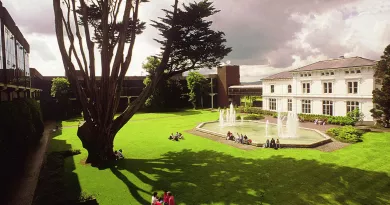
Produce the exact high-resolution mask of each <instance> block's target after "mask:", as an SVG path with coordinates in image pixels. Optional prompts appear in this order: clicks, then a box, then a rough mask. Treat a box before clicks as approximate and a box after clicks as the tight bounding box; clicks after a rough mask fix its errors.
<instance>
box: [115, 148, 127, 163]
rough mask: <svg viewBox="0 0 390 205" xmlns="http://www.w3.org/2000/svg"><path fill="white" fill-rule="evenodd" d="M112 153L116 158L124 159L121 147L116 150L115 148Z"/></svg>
mask: <svg viewBox="0 0 390 205" xmlns="http://www.w3.org/2000/svg"><path fill="white" fill-rule="evenodd" d="M114 154H115V158H116V160H118V159H124V158H125V157H124V156H123V154H122V149H120V150H119V151H116V150H115V152H114Z"/></svg>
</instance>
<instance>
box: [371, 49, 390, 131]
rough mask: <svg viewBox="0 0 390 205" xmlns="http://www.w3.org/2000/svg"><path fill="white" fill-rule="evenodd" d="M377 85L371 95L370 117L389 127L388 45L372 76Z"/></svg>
mask: <svg viewBox="0 0 390 205" xmlns="http://www.w3.org/2000/svg"><path fill="white" fill-rule="evenodd" d="M374 77H375V79H376V81H377V83H378V82H379V83H381V85H380V86H379V88H376V89H375V90H374V91H373V92H372V94H373V102H374V108H373V109H372V110H371V113H372V116H373V117H374V118H376V119H377V121H378V122H380V123H382V125H383V126H385V127H389V121H390V45H388V46H387V47H386V49H385V51H384V54H383V55H382V56H381V60H380V61H379V62H378V64H377V66H376V71H375V75H374Z"/></svg>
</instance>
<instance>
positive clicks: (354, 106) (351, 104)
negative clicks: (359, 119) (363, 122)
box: [347, 101, 359, 113]
mask: <svg viewBox="0 0 390 205" xmlns="http://www.w3.org/2000/svg"><path fill="white" fill-rule="evenodd" d="M355 109H359V102H356V101H347V113H349V112H352V111H353V110H355Z"/></svg>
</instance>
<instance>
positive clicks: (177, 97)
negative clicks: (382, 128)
mask: <svg viewBox="0 0 390 205" xmlns="http://www.w3.org/2000/svg"><path fill="white" fill-rule="evenodd" d="M160 63H161V61H160V59H159V58H158V57H156V56H149V57H147V59H146V62H145V63H144V64H143V65H142V68H143V69H144V70H145V71H146V72H147V73H149V76H148V77H146V78H145V80H144V84H145V85H148V84H149V83H151V79H150V76H151V75H152V74H153V73H154V71H155V70H156V68H157V67H158V66H159V65H160ZM183 93H184V87H183V85H182V83H181V82H180V80H179V79H173V78H171V79H168V80H167V81H163V82H161V83H160V86H158V87H157V88H156V89H155V90H154V91H153V93H152V94H151V95H150V96H149V98H148V99H147V100H146V102H145V108H146V110H147V111H153V112H160V111H168V110H172V109H174V108H184V107H186V106H187V105H188V103H186V101H187V100H186V98H187V96H184V95H182V94H183Z"/></svg>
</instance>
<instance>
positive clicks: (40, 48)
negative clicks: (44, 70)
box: [30, 39, 57, 61]
mask: <svg viewBox="0 0 390 205" xmlns="http://www.w3.org/2000/svg"><path fill="white" fill-rule="evenodd" d="M30 45H31V52H32V53H35V54H36V55H38V56H39V57H40V58H41V59H42V60H43V61H55V60H57V58H56V56H55V55H54V54H53V51H52V50H51V49H50V47H49V45H48V44H47V43H46V42H45V41H44V40H39V39H33V40H32V41H30Z"/></svg>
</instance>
